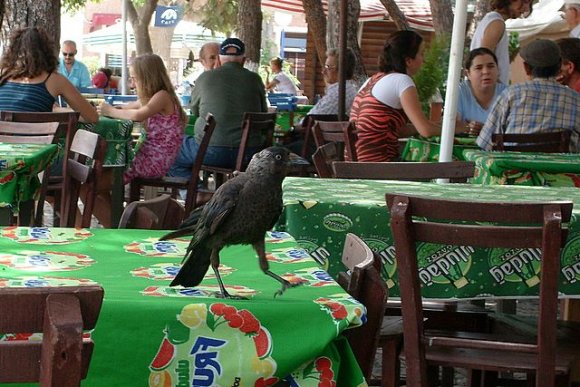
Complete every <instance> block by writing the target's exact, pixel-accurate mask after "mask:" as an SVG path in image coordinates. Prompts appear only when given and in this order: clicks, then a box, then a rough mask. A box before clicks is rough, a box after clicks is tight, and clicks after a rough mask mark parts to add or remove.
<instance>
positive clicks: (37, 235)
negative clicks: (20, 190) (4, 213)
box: [2, 227, 93, 244]
mask: <svg viewBox="0 0 580 387" xmlns="http://www.w3.org/2000/svg"><path fill="white" fill-rule="evenodd" d="M92 235H93V234H92V233H91V232H90V231H88V230H86V229H82V228H76V229H75V228H48V227H4V228H3V229H2V236H3V237H4V238H9V239H13V240H14V241H16V242H18V243H34V244H68V243H75V242H80V241H83V240H85V239H87V238H89V237H91V236H92Z"/></svg>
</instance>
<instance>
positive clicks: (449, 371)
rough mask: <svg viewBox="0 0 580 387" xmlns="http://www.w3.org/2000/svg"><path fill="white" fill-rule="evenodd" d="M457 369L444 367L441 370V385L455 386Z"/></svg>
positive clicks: (444, 386)
mask: <svg viewBox="0 0 580 387" xmlns="http://www.w3.org/2000/svg"><path fill="white" fill-rule="evenodd" d="M454 376H455V370H454V369H453V367H442V370H441V386H442V387H453V385H454V384H453V383H454Z"/></svg>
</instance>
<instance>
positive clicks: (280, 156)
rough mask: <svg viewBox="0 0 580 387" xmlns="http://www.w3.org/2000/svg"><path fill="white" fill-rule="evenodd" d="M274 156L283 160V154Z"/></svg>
mask: <svg viewBox="0 0 580 387" xmlns="http://www.w3.org/2000/svg"><path fill="white" fill-rule="evenodd" d="M274 157H275V158H276V160H282V155H276V156H274Z"/></svg>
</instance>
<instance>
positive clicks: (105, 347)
mask: <svg viewBox="0 0 580 387" xmlns="http://www.w3.org/2000/svg"><path fill="white" fill-rule="evenodd" d="M162 234H163V232H162V231H148V230H112V229H109V230H106V229H91V230H79V229H76V230H75V229H58V228H53V229H48V228H34V229H29V228H14V227H7V228H4V229H1V234H0V252H1V253H0V286H4V287H20V286H55V285H82V284H94V283H97V284H100V285H101V286H103V288H104V289H105V298H104V303H103V308H102V311H101V314H100V317H99V320H98V323H97V326H96V328H95V330H94V331H93V332H92V333H91V334H92V336H93V338H94V341H95V351H94V353H93V358H92V361H91V364H90V369H89V375H88V378H87V380H85V381H84V382H83V386H96V387H102V386H147V385H149V386H182V385H183V386H191V385H195V386H202V385H204V386H206V385H207V386H218V385H221V386H232V385H239V386H254V385H255V386H266V385H272V384H273V383H274V382H275V381H279V380H280V379H282V378H286V380H288V381H290V383H289V384H290V385H292V386H318V385H319V383H322V382H323V381H324V379H329V378H330V377H331V378H332V380H334V381H335V382H336V383H337V385H339V386H361V385H362V386H364V385H366V383H365V382H364V379H363V378H362V375H361V372H360V369H359V367H358V365H357V364H356V360H354V358H353V355H352V351H351V350H350V347H349V346H348V344H347V343H346V341H345V340H344V338H343V337H342V336H341V335H340V333H341V332H342V331H343V330H344V329H346V328H348V327H353V326H357V325H359V324H361V321H362V320H364V318H365V317H364V307H363V306H362V305H361V304H359V303H358V302H357V301H355V300H354V299H352V298H350V297H349V296H348V295H347V294H346V293H345V292H344V290H342V288H340V287H339V286H338V285H337V284H336V282H334V281H333V280H332V279H331V278H330V277H329V276H328V274H327V273H326V272H324V271H322V270H321V269H320V268H318V266H317V265H316V264H315V262H314V261H313V260H312V259H311V258H310V257H309V256H308V255H307V254H306V253H305V251H304V250H302V249H297V248H296V243H295V241H294V240H293V239H292V238H291V237H290V236H289V235H288V234H284V233H274V234H269V237H268V240H267V245H266V250H267V252H268V255H269V260H270V264H271V269H272V270H273V271H274V272H276V273H279V274H281V275H283V276H284V277H285V278H287V279H289V280H290V281H303V282H304V285H303V286H300V287H296V288H292V289H289V290H287V291H286V292H285V293H284V294H283V295H282V296H280V297H277V298H273V295H274V293H275V291H276V290H278V289H279V283H278V282H276V281H274V280H273V279H272V278H270V277H268V276H266V275H265V274H263V273H262V272H261V271H260V270H259V268H258V262H257V258H256V256H255V253H254V252H253V250H251V248H250V247H249V246H232V247H229V248H227V249H224V250H223V251H222V254H221V255H222V262H221V263H222V266H221V269H220V271H221V273H222V276H223V280H224V282H225V284H226V286H227V288H228V291H229V292H230V293H231V294H237V295H244V296H247V297H249V298H250V299H249V300H222V299H216V298H215V297H214V296H213V294H214V292H216V291H217V290H218V286H217V282H216V281H215V279H214V277H213V272H212V271H211V269H210V270H209V271H210V272H212V274H209V273H208V276H207V277H206V279H204V281H203V282H202V284H201V285H200V286H199V287H196V288H189V289H184V288H169V287H168V285H169V281H170V280H171V278H172V277H173V276H174V275H175V273H176V272H177V270H178V266H179V263H180V262H181V258H182V256H183V254H184V251H185V248H186V247H187V244H188V241H187V240H174V241H168V242H159V241H158V240H157V238H158V237H159V236H161V235H162ZM9 339H22V340H32V339H34V338H30V337H28V336H27V335H19V336H14V335H10V334H1V333H0V340H9ZM196 381H197V382H196Z"/></svg>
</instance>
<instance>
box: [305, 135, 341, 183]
mask: <svg viewBox="0 0 580 387" xmlns="http://www.w3.org/2000/svg"><path fill="white" fill-rule="evenodd" d="M339 160H344V152H342V149H341V148H340V146H339V145H338V144H337V143H336V142H329V143H327V144H324V145H322V146H320V147H318V148H317V149H316V151H315V152H314V154H313V155H312V163H313V164H314V167H315V168H316V173H318V177H321V178H331V177H334V174H333V172H332V163H333V162H336V161H339Z"/></svg>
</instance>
